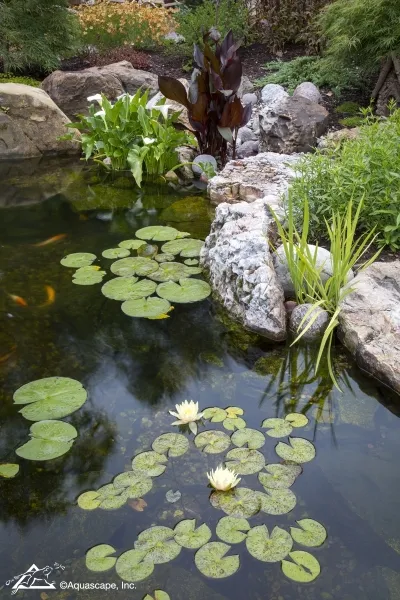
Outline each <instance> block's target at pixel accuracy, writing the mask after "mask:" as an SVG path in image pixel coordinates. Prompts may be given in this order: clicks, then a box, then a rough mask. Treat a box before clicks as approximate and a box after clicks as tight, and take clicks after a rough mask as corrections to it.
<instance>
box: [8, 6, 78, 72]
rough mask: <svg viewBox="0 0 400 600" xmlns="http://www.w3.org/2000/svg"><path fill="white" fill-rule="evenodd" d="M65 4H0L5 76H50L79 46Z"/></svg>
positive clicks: (73, 21) (74, 24) (74, 22)
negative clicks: (27, 73)
mask: <svg viewBox="0 0 400 600" xmlns="http://www.w3.org/2000/svg"><path fill="white" fill-rule="evenodd" d="M67 8H68V2H67V0H40V2H39V1H38V0H12V1H10V0H0V59H1V60H2V61H3V63H4V70H5V71H6V72H8V71H11V72H16V71H22V70H23V69H26V68H29V69H32V68H35V69H40V70H42V71H43V72H50V71H53V70H54V69H56V68H57V67H58V66H59V63H60V59H61V58H64V57H66V56H68V55H72V54H73V53H74V52H76V51H77V50H78V48H79V46H80V42H79V39H80V37H79V36H80V29H79V24H78V20H77V18H76V16H75V15H74V14H73V13H71V12H70V11H69V10H67Z"/></svg>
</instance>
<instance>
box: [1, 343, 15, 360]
mask: <svg viewBox="0 0 400 600" xmlns="http://www.w3.org/2000/svg"><path fill="white" fill-rule="evenodd" d="M16 349H17V346H13V347H12V348H11V351H10V352H8V353H7V354H3V356H0V364H1V363H4V362H6V361H7V360H8V359H9V358H11V356H12V355H13V354H14V352H15V351H16Z"/></svg>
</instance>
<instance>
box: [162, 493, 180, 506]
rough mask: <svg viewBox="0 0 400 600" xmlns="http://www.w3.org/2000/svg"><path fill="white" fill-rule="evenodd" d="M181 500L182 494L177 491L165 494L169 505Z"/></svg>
mask: <svg viewBox="0 0 400 600" xmlns="http://www.w3.org/2000/svg"><path fill="white" fill-rule="evenodd" d="M181 498H182V494H181V492H180V491H179V490H176V492H174V491H173V490H168V492H167V493H166V494H165V499H166V501H167V502H171V504H174V503H175V502H178V500H180V499H181Z"/></svg>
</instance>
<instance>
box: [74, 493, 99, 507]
mask: <svg viewBox="0 0 400 600" xmlns="http://www.w3.org/2000/svg"><path fill="white" fill-rule="evenodd" d="M101 500H102V499H101V496H100V494H99V493H98V492H95V491H90V492H84V493H83V494H81V495H80V496H79V498H78V506H79V508H82V509H83V510H95V508H99V506H100V502H101Z"/></svg>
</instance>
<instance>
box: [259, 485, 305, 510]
mask: <svg viewBox="0 0 400 600" xmlns="http://www.w3.org/2000/svg"><path fill="white" fill-rule="evenodd" d="M256 493H257V494H258V497H259V499H260V501H261V510H262V512H265V513H267V514H268V515H286V514H287V513H288V512H290V511H291V510H293V509H294V507H295V506H296V502H297V498H296V496H295V494H294V493H293V492H292V491H291V490H289V489H285V490H273V489H270V488H265V493H263V492H256Z"/></svg>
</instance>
